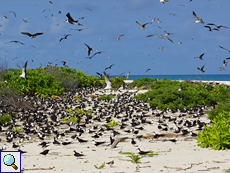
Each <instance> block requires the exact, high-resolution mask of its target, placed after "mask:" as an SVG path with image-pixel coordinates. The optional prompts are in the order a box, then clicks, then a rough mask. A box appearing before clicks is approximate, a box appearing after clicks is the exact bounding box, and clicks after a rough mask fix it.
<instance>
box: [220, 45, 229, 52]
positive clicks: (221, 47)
mask: <svg viewBox="0 0 230 173" xmlns="http://www.w3.org/2000/svg"><path fill="white" fill-rule="evenodd" d="M220 48H221V49H224V50H226V51H227V52H228V53H230V51H229V50H228V49H226V48H224V47H222V46H220Z"/></svg>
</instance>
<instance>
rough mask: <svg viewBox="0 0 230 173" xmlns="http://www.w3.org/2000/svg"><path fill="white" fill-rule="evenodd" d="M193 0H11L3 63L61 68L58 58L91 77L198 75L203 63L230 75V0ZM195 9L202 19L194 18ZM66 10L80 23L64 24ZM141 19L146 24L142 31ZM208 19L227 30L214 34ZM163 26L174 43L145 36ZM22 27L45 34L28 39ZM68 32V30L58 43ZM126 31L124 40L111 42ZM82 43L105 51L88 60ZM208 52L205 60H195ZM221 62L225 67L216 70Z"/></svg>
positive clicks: (0, 18) (0, 9) (0, 53)
mask: <svg viewBox="0 0 230 173" xmlns="http://www.w3.org/2000/svg"><path fill="white" fill-rule="evenodd" d="M189 1H190V0H168V2H166V3H161V2H159V0H65V1H63V0H51V2H52V4H50V3H49V1H48V0H23V1H18V0H7V1H4V2H1V6H0V34H1V35H0V62H7V64H8V67H9V68H19V67H22V66H23V65H24V64H25V62H26V61H28V65H27V68H28V69H34V68H38V67H39V66H40V63H41V64H42V67H46V65H47V64H48V62H51V63H52V64H51V65H53V66H54V65H55V64H57V66H59V67H63V64H62V62H61V61H66V62H67V65H68V67H70V68H73V69H77V70H80V71H83V72H84V73H85V74H87V75H96V72H99V73H102V72H103V71H104V70H105V68H106V67H109V66H110V65H113V64H114V65H113V66H112V67H111V69H107V70H106V72H107V73H108V74H110V75H119V74H122V73H124V74H127V73H128V72H129V71H130V75H174V74H177V75H180V74H191V75H192V74H201V72H199V70H198V69H197V67H199V68H201V67H202V66H204V65H205V66H204V71H205V72H204V74H229V72H230V69H229V66H230V63H229V64H227V66H223V61H224V60H225V59H226V58H228V57H230V53H229V52H228V51H226V50H224V49H221V48H220V47H219V46H222V47H224V48H226V49H228V50H230V44H229V43H230V42H229V40H230V18H229V16H230V10H229V7H230V1H229V0H218V1H216V0H192V1H191V2H189ZM11 11H13V12H15V14H16V17H15V16H14V14H13V13H12V12H11ZM59 11H60V12H59ZM193 11H194V12H195V13H196V15H197V17H198V18H201V19H202V20H203V21H204V24H201V23H195V18H194V17H193ZM67 13H70V15H71V16H72V18H73V19H74V20H78V23H80V24H82V25H83V26H78V24H73V25H72V24H70V23H67V22H64V21H65V20H66V19H67V17H66V14H67ZM4 16H6V17H7V18H4ZM154 18H155V22H152V23H151V24H150V22H151V21H152V20H153V19H154ZM23 19H24V21H23ZM157 19H159V21H160V22H161V23H158V21H157ZM25 21H27V23H26V22H25ZM136 21H138V22H139V23H140V24H145V23H148V24H146V25H145V27H146V28H145V29H139V26H138V25H137V24H136ZM209 23H213V24H216V25H217V26H220V25H223V26H226V27H229V29H228V28H224V27H221V28H220V29H219V31H217V30H212V31H209V29H208V28H206V27H204V26H207V24H209ZM209 26H211V25H209ZM211 28H215V26H211ZM76 29H83V30H81V31H78V30H76ZM164 31H166V32H168V33H172V34H171V35H169V36H168V37H169V38H170V39H171V40H172V41H173V43H172V42H171V41H170V40H168V39H167V38H166V37H163V38H160V37H159V36H158V35H155V36H152V37H147V36H148V35H151V34H160V35H165V32H164ZM21 32H28V33H31V34H35V33H43V34H42V35H38V36H37V37H36V38H32V39H31V38H30V37H29V36H27V35H23V34H21ZM65 34H71V35H69V36H68V37H67V39H63V40H62V41H61V42H60V41H59V40H60V39H61V38H63V37H64V36H65ZM121 34H124V35H123V36H121V37H120V40H116V39H113V38H117V37H118V36H119V35H121ZM10 41H20V42H22V43H24V45H22V44H20V43H14V42H11V43H9V42H10ZM178 42H181V43H182V44H178ZM85 44H87V45H89V46H90V47H91V48H92V49H93V51H92V52H91V54H90V56H91V55H93V54H94V53H97V52H100V51H102V53H101V54H96V55H95V56H94V57H92V58H91V59H89V58H87V57H88V50H87V49H86V48H87V47H86V45H85ZM162 47H164V48H163V49H162V50H160V48H162ZM203 53H204V56H203V60H200V59H198V58H196V57H199V56H200V55H201V54H203ZM109 57H110V58H109ZM226 61H230V60H226ZM221 67H223V68H224V69H225V70H222V71H219V69H220V68H221ZM147 69H150V70H148V71H147ZM146 71H147V72H146Z"/></svg>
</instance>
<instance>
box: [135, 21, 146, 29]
mask: <svg viewBox="0 0 230 173" xmlns="http://www.w3.org/2000/svg"><path fill="white" fill-rule="evenodd" d="M136 24H137V25H138V26H139V27H140V28H139V29H145V25H147V24H148V23H145V24H143V25H141V24H140V23H139V22H138V21H136Z"/></svg>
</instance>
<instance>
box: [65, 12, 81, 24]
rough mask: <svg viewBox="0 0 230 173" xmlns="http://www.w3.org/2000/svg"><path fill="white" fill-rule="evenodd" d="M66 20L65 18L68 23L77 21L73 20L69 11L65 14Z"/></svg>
mask: <svg viewBox="0 0 230 173" xmlns="http://www.w3.org/2000/svg"><path fill="white" fill-rule="evenodd" d="M66 17H67V20H65V22H67V23H70V24H74V23H77V22H78V20H73V18H72V17H71V16H70V14H69V13H67V14H66Z"/></svg>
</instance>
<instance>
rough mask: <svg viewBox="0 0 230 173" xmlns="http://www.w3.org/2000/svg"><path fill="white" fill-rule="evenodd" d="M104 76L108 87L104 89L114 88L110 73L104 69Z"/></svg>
mask: <svg viewBox="0 0 230 173" xmlns="http://www.w3.org/2000/svg"><path fill="white" fill-rule="evenodd" d="M103 73H104V76H105V82H106V87H105V88H104V89H112V88H113V87H112V83H111V81H110V80H109V75H107V74H106V73H105V72H104V71H103Z"/></svg>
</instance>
